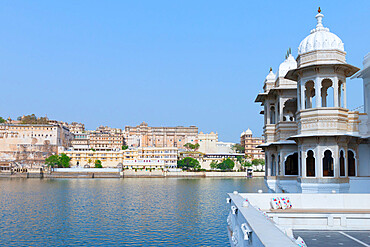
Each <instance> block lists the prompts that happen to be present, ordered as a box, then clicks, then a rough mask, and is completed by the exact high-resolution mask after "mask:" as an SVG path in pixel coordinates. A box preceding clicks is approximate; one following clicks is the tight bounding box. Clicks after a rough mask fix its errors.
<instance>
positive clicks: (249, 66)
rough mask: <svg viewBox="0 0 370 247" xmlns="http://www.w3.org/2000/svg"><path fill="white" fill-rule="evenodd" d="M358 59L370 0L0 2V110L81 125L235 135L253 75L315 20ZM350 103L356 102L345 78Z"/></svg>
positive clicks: (250, 96) (247, 122)
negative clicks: (168, 128) (141, 126)
mask: <svg viewBox="0 0 370 247" xmlns="http://www.w3.org/2000/svg"><path fill="white" fill-rule="evenodd" d="M318 6H320V7H321V9H322V13H323V14H324V15H325V18H324V20H323V22H324V25H325V26H326V27H329V28H330V30H331V31H332V32H334V33H335V34H337V35H338V36H339V37H340V38H341V39H342V40H343V42H344V45H345V50H346V51H347V61H348V62H349V63H350V64H352V65H355V66H357V67H362V59H363V56H364V55H365V54H366V53H367V52H370V42H369V40H370V28H369V24H370V14H369V13H370V1H368V0H364V1H338V0H336V1H246V0H234V1H225V0H224V1H218V0H212V1H199V0H197V1H193V0H186V1H185V0H178V1H174V0H168V1H162V0H157V1H91V0H90V1H74V0H73V1H72V0H71V1H67V0H64V1H49V0H47V1H17V0H8V1H6V0H3V1H1V3H0V81H1V91H2V96H1V98H0V109H1V110H0V115H1V116H3V117H4V118H5V117H6V118H7V117H9V116H10V117H12V118H16V117H17V116H20V115H23V114H31V113H35V114H36V115H38V116H44V115H45V114H47V116H48V117H49V118H51V119H56V120H63V121H67V122H72V121H77V122H82V123H85V124H86V127H87V128H89V129H95V128H96V127H97V126H99V125H109V126H112V127H119V128H123V127H124V126H125V125H137V124H140V123H141V122H142V121H146V122H148V123H149V125H151V126H177V125H183V126H189V125H196V126H198V127H199V129H200V130H201V131H204V132H210V131H217V132H218V133H219V139H220V140H223V141H235V142H237V141H239V136H240V133H241V132H242V131H243V130H245V129H247V128H248V127H249V128H251V129H252V130H253V131H254V133H255V134H256V135H261V133H262V123H263V117H262V116H261V115H259V114H258V113H259V111H260V106H259V105H258V104H255V103H254V99H255V96H256V95H257V93H258V92H259V91H261V90H262V86H263V80H264V78H265V76H266V75H267V73H268V70H269V67H270V66H272V67H273V69H274V71H276V68H277V67H278V65H279V64H280V63H281V62H282V61H283V60H284V56H285V53H286V50H287V49H288V48H289V47H291V48H292V52H293V55H294V56H296V55H297V47H298V45H299V43H300V41H301V40H302V39H303V38H305V37H306V36H307V35H308V34H309V32H310V30H311V29H313V28H314V27H315V25H316V19H315V18H314V16H315V15H316V13H317V8H318ZM347 88H348V105H349V108H350V109H353V108H355V107H357V106H360V105H362V104H363V97H362V82H361V80H349V83H348V86H347Z"/></svg>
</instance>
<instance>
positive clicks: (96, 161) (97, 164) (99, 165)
mask: <svg viewBox="0 0 370 247" xmlns="http://www.w3.org/2000/svg"><path fill="white" fill-rule="evenodd" d="M95 168H103V166H102V164H101V161H100V160H95Z"/></svg>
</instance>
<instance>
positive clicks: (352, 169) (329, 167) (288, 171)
mask: <svg viewBox="0 0 370 247" xmlns="http://www.w3.org/2000/svg"><path fill="white" fill-rule="evenodd" d="M276 164H278V166H276ZM339 166H340V169H339V170H340V171H339V176H341V177H343V176H345V175H346V173H345V157H344V151H343V150H341V151H340V157H339ZM284 168H285V175H298V172H299V171H298V153H297V152H295V153H293V154H291V155H289V156H288V157H287V158H286V160H285V163H284ZM279 170H280V156H278V160H276V157H275V155H274V154H272V155H271V175H272V176H275V175H277V174H279ZM322 171H323V176H324V177H333V176H334V159H333V155H332V152H331V151H330V150H326V151H325V152H324V157H323V158H322ZM347 171H348V176H356V158H355V153H354V152H353V151H352V150H348V151H347ZM306 176H307V177H315V176H316V162H315V153H314V152H313V151H312V150H308V151H307V156H306Z"/></svg>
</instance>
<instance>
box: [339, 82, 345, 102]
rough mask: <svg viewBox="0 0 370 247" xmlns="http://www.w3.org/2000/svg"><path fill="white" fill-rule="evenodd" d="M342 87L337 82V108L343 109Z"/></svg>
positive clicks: (341, 83)
mask: <svg viewBox="0 0 370 247" xmlns="http://www.w3.org/2000/svg"><path fill="white" fill-rule="evenodd" d="M343 91H344V86H343V82H342V81H339V82H338V106H339V107H344V92H343Z"/></svg>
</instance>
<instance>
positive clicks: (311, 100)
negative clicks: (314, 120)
mask: <svg viewBox="0 0 370 247" xmlns="http://www.w3.org/2000/svg"><path fill="white" fill-rule="evenodd" d="M305 97H306V100H305V104H306V105H305V106H306V109H310V108H315V107H316V100H315V83H314V82H313V81H308V82H306V90H305Z"/></svg>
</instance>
